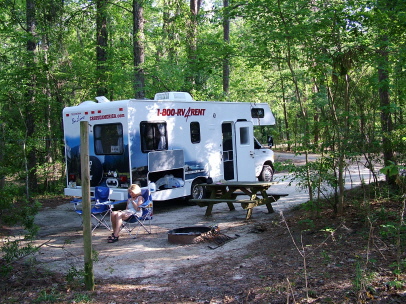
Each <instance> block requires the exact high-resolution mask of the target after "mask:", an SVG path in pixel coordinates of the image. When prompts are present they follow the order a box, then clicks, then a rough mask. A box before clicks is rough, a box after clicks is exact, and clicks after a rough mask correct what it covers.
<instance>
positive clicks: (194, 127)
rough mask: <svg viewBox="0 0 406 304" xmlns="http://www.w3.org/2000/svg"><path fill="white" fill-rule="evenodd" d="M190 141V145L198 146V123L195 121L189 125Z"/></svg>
mask: <svg viewBox="0 0 406 304" xmlns="http://www.w3.org/2000/svg"><path fill="white" fill-rule="evenodd" d="M190 141H191V142H192V144H198V143H199V142H200V123H199V122H197V121H193V122H191V123H190Z"/></svg>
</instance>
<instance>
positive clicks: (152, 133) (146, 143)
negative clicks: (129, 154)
mask: <svg viewBox="0 0 406 304" xmlns="http://www.w3.org/2000/svg"><path fill="white" fill-rule="evenodd" d="M140 131H141V150H142V152H149V151H160V150H168V139H167V137H168V136H167V132H166V122H147V121H142V122H141V124H140Z"/></svg>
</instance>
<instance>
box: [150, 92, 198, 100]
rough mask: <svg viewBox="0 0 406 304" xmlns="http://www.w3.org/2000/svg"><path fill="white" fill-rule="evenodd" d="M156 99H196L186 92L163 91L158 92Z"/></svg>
mask: <svg viewBox="0 0 406 304" xmlns="http://www.w3.org/2000/svg"><path fill="white" fill-rule="evenodd" d="M154 100H161V101H164V100H172V101H194V100H193V98H192V96H190V94H189V93H186V92H163V93H156V94H155V97H154Z"/></svg>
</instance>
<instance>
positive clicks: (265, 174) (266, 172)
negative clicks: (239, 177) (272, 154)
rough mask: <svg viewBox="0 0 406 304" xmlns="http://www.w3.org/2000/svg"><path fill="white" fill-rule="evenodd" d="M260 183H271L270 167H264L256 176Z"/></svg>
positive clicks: (271, 171) (271, 170)
mask: <svg viewBox="0 0 406 304" xmlns="http://www.w3.org/2000/svg"><path fill="white" fill-rule="evenodd" d="M258 179H259V180H260V181H261V182H272V180H273V169H272V167H271V166H268V165H265V166H263V167H262V171H261V174H260V175H259V176H258Z"/></svg>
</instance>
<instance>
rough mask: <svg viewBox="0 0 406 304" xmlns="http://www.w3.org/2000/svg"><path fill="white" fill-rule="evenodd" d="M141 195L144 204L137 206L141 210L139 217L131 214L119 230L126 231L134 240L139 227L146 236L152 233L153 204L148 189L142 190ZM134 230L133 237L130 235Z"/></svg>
mask: <svg viewBox="0 0 406 304" xmlns="http://www.w3.org/2000/svg"><path fill="white" fill-rule="evenodd" d="M141 195H142V197H143V198H144V202H143V203H142V205H140V206H139V207H140V208H141V210H142V214H141V215H140V216H137V215H136V214H133V215H131V216H130V217H129V218H128V219H126V220H123V225H122V226H121V229H120V230H126V231H127V232H128V233H129V234H130V236H132V237H133V238H134V239H135V238H137V236H138V232H139V230H140V228H141V227H142V228H143V229H144V230H145V231H146V232H147V233H148V234H151V232H152V227H151V221H152V216H153V202H152V196H151V192H150V191H149V189H142V190H141ZM145 221H148V224H147V223H145ZM134 229H135V235H133V234H132V232H133V231H134Z"/></svg>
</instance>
